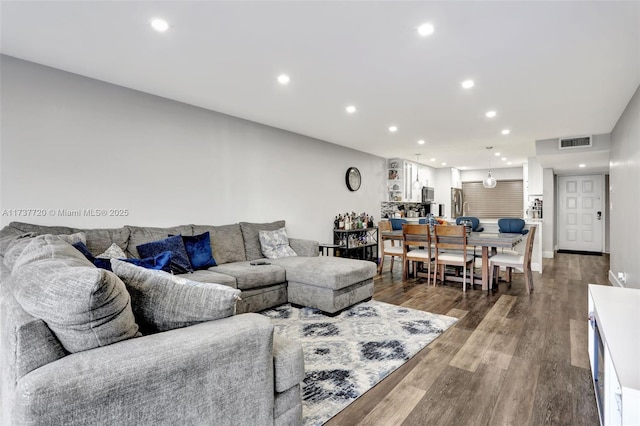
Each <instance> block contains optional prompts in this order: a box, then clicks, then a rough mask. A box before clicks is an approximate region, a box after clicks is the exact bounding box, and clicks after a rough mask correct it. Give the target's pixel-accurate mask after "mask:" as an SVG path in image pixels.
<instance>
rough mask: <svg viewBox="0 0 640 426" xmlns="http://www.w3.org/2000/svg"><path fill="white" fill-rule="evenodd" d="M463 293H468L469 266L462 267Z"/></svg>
mask: <svg viewBox="0 0 640 426" xmlns="http://www.w3.org/2000/svg"><path fill="white" fill-rule="evenodd" d="M462 291H463V292H465V291H467V265H464V266H463V267H462Z"/></svg>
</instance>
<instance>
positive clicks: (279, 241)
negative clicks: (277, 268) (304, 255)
mask: <svg viewBox="0 0 640 426" xmlns="http://www.w3.org/2000/svg"><path fill="white" fill-rule="evenodd" d="M258 237H259V238H260V248H261V249H262V254H263V255H264V257H266V258H268V259H277V258H279V257H290V256H297V254H296V252H295V251H293V249H292V248H291V247H290V246H289V238H287V232H286V231H285V229H284V228H280V229H276V230H275V231H259V232H258Z"/></svg>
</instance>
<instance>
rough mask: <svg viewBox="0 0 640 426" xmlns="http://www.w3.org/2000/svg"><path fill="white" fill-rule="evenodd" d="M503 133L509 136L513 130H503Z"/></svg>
mask: <svg viewBox="0 0 640 426" xmlns="http://www.w3.org/2000/svg"><path fill="white" fill-rule="evenodd" d="M501 133H502V134H503V135H508V134H509V133H511V130H509V129H504V130H502V132H501Z"/></svg>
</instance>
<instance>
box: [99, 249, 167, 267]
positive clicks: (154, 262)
mask: <svg viewBox="0 0 640 426" xmlns="http://www.w3.org/2000/svg"><path fill="white" fill-rule="evenodd" d="M96 260H106V261H107V262H110V260H109V259H96ZM118 260H122V261H124V262H129V263H131V264H133V265H136V266H142V267H143V268H147V269H155V270H162V271H165V272H171V252H170V251H163V252H162V253H160V254H159V255H157V256H154V257H146V258H144V259H135V258H128V259H118ZM109 267H111V263H109Z"/></svg>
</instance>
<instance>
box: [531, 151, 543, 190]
mask: <svg viewBox="0 0 640 426" xmlns="http://www.w3.org/2000/svg"><path fill="white" fill-rule="evenodd" d="M542 183H543V179H542V166H541V165H540V162H539V161H538V159H537V158H536V157H529V162H528V185H529V187H528V193H529V196H531V195H542V188H543V185H542Z"/></svg>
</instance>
